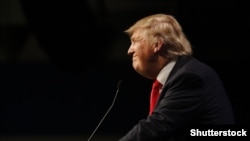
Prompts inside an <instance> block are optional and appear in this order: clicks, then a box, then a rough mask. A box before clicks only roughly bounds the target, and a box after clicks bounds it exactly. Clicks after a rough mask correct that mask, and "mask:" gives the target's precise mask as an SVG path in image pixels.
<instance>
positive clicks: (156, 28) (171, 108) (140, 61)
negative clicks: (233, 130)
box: [119, 14, 234, 141]
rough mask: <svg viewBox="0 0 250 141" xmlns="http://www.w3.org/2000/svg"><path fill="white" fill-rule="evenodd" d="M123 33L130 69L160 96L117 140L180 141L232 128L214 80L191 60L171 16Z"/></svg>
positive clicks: (224, 97)
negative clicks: (197, 131) (192, 131)
mask: <svg viewBox="0 0 250 141" xmlns="http://www.w3.org/2000/svg"><path fill="white" fill-rule="evenodd" d="M125 32H126V33H128V35H129V36H130V39H131V45H130V47H129V49H128V54H129V55H131V56H132V61H133V64H132V65H133V68H134V69H135V71H136V72H138V73H139V74H140V75H142V76H143V77H145V78H148V79H152V80H154V82H159V84H160V89H158V90H157V91H158V92H159V93H160V94H159V97H158V98H155V99H156V101H155V105H152V103H151V107H150V110H151V111H150V113H149V115H148V116H147V118H146V119H142V120H140V121H139V123H138V124H137V125H135V126H134V127H133V128H132V129H131V130H130V131H129V132H128V133H127V134H126V135H124V137H122V138H121V139H119V141H160V140H164V141H168V140H171V141H174V140H184V139H185V138H186V136H187V134H185V129H188V128H189V127H197V126H198V127H200V126H202V127H203V125H206V126H207V125H209V126H210V125H231V124H234V116H233V110H232V107H231V104H230V100H229V99H228V97H227V94H226V92H225V89H224V87H223V84H222V82H221V80H220V78H219V76H218V75H217V73H216V72H215V71H214V70H213V69H212V68H211V67H209V66H208V65H206V64H204V63H202V62H201V61H199V60H197V59H195V58H194V57H192V48H191V45H190V42H189V40H188V39H187V38H186V36H185V34H184V33H183V31H182V27H181V26H180V24H179V23H178V21H177V20H176V19H175V18H174V17H173V16H171V15H166V14H155V15H150V16H148V17H145V18H142V19H141V20H139V21H138V22H136V23H135V24H134V25H133V26H131V27H130V28H129V29H128V30H126V31H125ZM152 91H153V90H152ZM151 97H152V95H151ZM151 101H152V102H153V100H151Z"/></svg>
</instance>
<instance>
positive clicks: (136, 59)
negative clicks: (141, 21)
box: [128, 30, 154, 77]
mask: <svg viewBox="0 0 250 141" xmlns="http://www.w3.org/2000/svg"><path fill="white" fill-rule="evenodd" d="M130 40H131V45H130V47H129V49H128V55H130V56H131V57H132V61H133V68H134V69H135V71H137V72H138V73H139V74H141V75H142V76H144V77H148V75H150V72H151V70H152V63H153V62H154V58H153V57H154V48H153V47H152V46H151V45H150V44H149V43H148V41H147V38H145V36H143V37H142V34H141V32H140V31H139V30H137V31H135V32H134V33H133V34H132V36H131V38H130Z"/></svg>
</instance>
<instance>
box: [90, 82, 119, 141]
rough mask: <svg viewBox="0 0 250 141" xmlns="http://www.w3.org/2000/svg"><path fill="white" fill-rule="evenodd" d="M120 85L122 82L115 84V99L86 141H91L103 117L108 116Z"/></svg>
mask: <svg viewBox="0 0 250 141" xmlns="http://www.w3.org/2000/svg"><path fill="white" fill-rule="evenodd" d="M121 83H122V80H119V82H118V84H117V89H116V93H115V97H114V99H113V102H112V104H111V106H110V107H109V109H108V110H107V112H106V113H105V115H104V116H103V118H102V119H101V121H100V122H99V123H98V125H97V126H96V128H95V130H94V131H93V132H92V134H91V135H90V137H89V138H88V141H90V140H91V138H92V137H93V135H94V134H95V132H96V131H97V129H98V128H99V127H100V125H101V124H102V122H103V120H104V119H105V117H106V116H107V115H108V113H109V112H110V110H111V109H112V107H113V105H114V103H115V100H116V97H117V95H118V92H119V89H120V85H121Z"/></svg>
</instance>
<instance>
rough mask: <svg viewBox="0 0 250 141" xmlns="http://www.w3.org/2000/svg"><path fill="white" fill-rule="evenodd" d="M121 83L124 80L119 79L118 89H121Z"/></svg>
mask: <svg viewBox="0 0 250 141" xmlns="http://www.w3.org/2000/svg"><path fill="white" fill-rule="evenodd" d="M121 83H122V80H119V81H118V83H117V89H119V88H120V86H121Z"/></svg>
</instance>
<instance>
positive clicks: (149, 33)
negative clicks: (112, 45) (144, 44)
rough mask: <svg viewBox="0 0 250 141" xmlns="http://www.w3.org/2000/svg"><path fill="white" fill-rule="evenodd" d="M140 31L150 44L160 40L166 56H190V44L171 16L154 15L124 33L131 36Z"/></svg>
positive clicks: (138, 22) (141, 20)
mask: <svg viewBox="0 0 250 141" xmlns="http://www.w3.org/2000/svg"><path fill="white" fill-rule="evenodd" d="M137 30H140V31H142V32H141V34H142V35H146V37H147V38H148V39H149V41H150V42H151V43H152V42H154V41H155V40H157V39H162V40H163V42H164V46H165V47H166V51H167V52H166V56H167V57H169V58H176V57H178V56H183V55H192V48H191V45H190V42H189V41H188V39H187V38H186V36H185V34H184V33H183V31H182V27H181V26H180V24H179V23H178V21H177V20H176V19H175V18H174V17H173V16H171V15H166V14H155V15H150V16H147V17H145V18H142V19H140V20H139V21H137V22H136V23H135V24H134V25H132V26H131V27H130V28H129V29H127V30H125V32H126V33H127V34H128V35H129V36H132V34H133V33H134V32H135V31H137Z"/></svg>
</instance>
